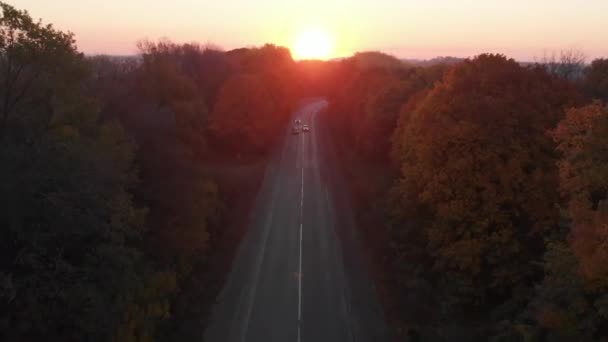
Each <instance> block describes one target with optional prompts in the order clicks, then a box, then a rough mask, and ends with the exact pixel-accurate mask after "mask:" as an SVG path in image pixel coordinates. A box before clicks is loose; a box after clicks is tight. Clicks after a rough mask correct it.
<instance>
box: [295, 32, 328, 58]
mask: <svg viewBox="0 0 608 342" xmlns="http://www.w3.org/2000/svg"><path fill="white" fill-rule="evenodd" d="M332 50H333V44H332V41H331V39H330V38H329V36H328V35H327V34H326V33H325V32H323V31H321V30H318V29H310V30H307V31H304V32H302V33H301V34H300V35H299V36H298V37H297V38H296V40H295V42H294V46H293V53H294V57H295V58H296V59H328V58H329V57H331V54H332Z"/></svg>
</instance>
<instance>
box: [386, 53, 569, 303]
mask: <svg viewBox="0 0 608 342" xmlns="http://www.w3.org/2000/svg"><path fill="white" fill-rule="evenodd" d="M560 91H561V87H558V86H555V84H554V80H553V79H551V78H550V77H547V76H546V74H545V73H544V71H542V70H528V69H524V68H522V67H521V66H520V65H519V64H518V63H517V62H515V61H514V60H510V59H506V58H505V57H503V56H500V55H480V56H478V57H476V58H475V59H472V60H467V61H465V62H464V63H462V64H460V65H458V66H456V67H455V68H453V69H451V70H450V71H449V72H448V73H447V74H446V76H445V77H444V79H443V81H442V82H441V83H439V84H437V85H436V86H435V87H434V88H433V89H432V90H431V91H429V92H428V94H426V96H425V97H424V98H423V99H421V100H420V101H419V103H418V104H417V106H416V107H415V109H414V111H413V112H412V113H411V116H410V118H409V119H408V122H407V126H406V127H405V128H404V129H403V130H402V131H401V135H400V136H398V137H395V139H396V140H400V142H399V144H400V146H402V149H401V150H400V155H399V156H397V157H398V160H399V161H400V163H401V177H400V179H399V180H398V182H397V183H396V184H395V186H394V188H393V190H392V191H393V203H394V204H393V209H392V211H393V224H392V234H393V237H394V243H395V245H394V246H395V248H396V251H395V253H397V254H398V255H403V256H404V258H403V259H401V261H400V262H402V263H407V262H411V261H413V260H416V261H417V262H419V263H420V264H419V265H420V266H419V267H416V266H413V267H409V268H408V269H407V271H408V272H412V273H413V274H416V273H417V274H418V276H420V277H422V278H423V279H427V280H429V281H431V283H432V284H434V285H433V286H434V288H435V291H434V292H435V294H436V295H437V297H438V298H439V300H440V302H441V303H442V305H443V307H444V309H443V310H444V311H442V312H443V313H444V314H454V313H457V312H467V313H468V314H469V315H470V314H474V313H475V312H480V313H481V312H487V310H492V311H493V312H495V313H496V314H498V315H507V313H508V312H511V313H512V311H511V310H513V305H515V303H518V302H520V301H521V300H522V298H525V297H526V296H527V294H528V292H529V290H530V287H531V285H532V284H533V282H534V281H536V280H538V279H539V275H540V273H539V269H538V266H537V263H538V261H540V260H541V258H542V256H543V250H544V247H543V246H544V242H543V238H544V237H545V235H546V234H547V233H548V232H550V231H551V230H552V229H553V228H554V227H555V226H556V224H557V220H558V218H559V215H558V214H559V213H558V212H557V210H556V206H555V202H556V200H555V199H556V198H557V193H556V191H557V184H558V183H557V169H556V167H555V165H554V154H553V152H552V150H553V143H552V141H551V139H550V138H549V137H548V136H547V135H546V134H545V132H546V131H547V130H548V129H549V128H551V127H552V126H553V125H555V124H556V123H557V121H558V120H559V118H560V117H561V115H562V114H561V113H562V110H563V107H564V105H566V104H567V102H566V101H568V97H567V96H562V97H559V98H560V100H559V101H553V100H551V99H549V98H552V99H554V98H555V97H558V96H556V95H555V94H557V93H560ZM416 251H417V252H416ZM414 252H415V253H414ZM412 253H413V254H412ZM408 259H409V260H408ZM425 265H426V266H425ZM404 271H406V270H404ZM520 303H521V302H520Z"/></svg>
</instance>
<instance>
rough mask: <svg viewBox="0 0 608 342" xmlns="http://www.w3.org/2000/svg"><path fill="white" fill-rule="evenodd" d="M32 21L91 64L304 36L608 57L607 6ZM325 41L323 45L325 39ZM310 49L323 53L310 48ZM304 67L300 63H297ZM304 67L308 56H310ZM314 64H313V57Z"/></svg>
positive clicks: (418, 5) (456, 50)
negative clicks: (108, 57)
mask: <svg viewBox="0 0 608 342" xmlns="http://www.w3.org/2000/svg"><path fill="white" fill-rule="evenodd" d="M9 3H11V4H12V5H13V6H15V7H17V8H22V9H27V10H28V11H29V12H30V14H31V15H32V16H33V17H34V18H42V19H43V21H44V22H45V23H53V24H55V26H56V27H58V28H60V29H62V30H70V31H72V32H74V33H75V34H76V39H77V42H78V46H79V48H80V49H81V50H82V51H84V52H85V53H87V54H102V53H103V54H119V55H126V54H133V53H136V52H137V50H136V42H137V41H138V40H141V39H144V38H147V39H159V38H169V39H171V40H174V41H176V42H192V41H196V42H200V43H202V44H206V43H211V44H213V45H216V46H219V47H221V48H223V49H232V48H237V47H244V46H257V45H262V44H264V43H274V44H277V45H282V46H287V47H289V48H291V49H292V52H293V51H294V50H295V48H296V47H297V45H298V44H299V43H298V42H299V41H300V42H301V37H302V36H303V35H304V36H306V35H307V33H306V32H311V31H313V32H322V37H323V38H322V40H327V41H329V42H330V45H331V46H330V48H329V51H330V52H328V53H327V54H325V55H323V56H321V55H320V54H319V53H316V54H315V53H312V55H319V58H335V57H343V56H348V55H350V54H352V53H354V52H357V51H365V50H379V51H383V52H386V53H390V54H393V55H395V56H398V57H404V58H421V59H424V58H432V57H435V56H456V57H468V56H473V55H476V54H479V53H482V52H496V53H503V54H506V55H507V56H509V57H513V58H516V59H519V60H528V61H532V60H534V58H536V57H540V56H541V55H542V54H543V52H544V51H557V50H562V49H577V50H581V51H582V52H584V53H585V54H586V55H587V56H588V57H589V58H595V57H600V56H608V44H607V43H606V42H608V14H607V13H608V1H606V0H584V1H579V0H535V1H523V0H512V1H502V0H500V1H498V0H486V1H474V0H427V1H412V0H375V1H374V0H349V1H346V0H344V1H343V0H334V1H331V0H324V1H321V0H308V1H293V0H292V1H287V0H255V1H252V0H223V1H206V0H173V1H155V0H147V1H144V0H120V1H119V0H105V1H97V0H95V1H93V0H53V1H50V0H14V1H10V0H9ZM317 36H318V35H317ZM308 49H309V51H310V50H311V49H313V50H314V49H316V48H308ZM295 57H298V56H295ZM304 57H305V56H304ZM313 57H314V56H313Z"/></svg>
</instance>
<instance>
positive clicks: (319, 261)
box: [205, 100, 389, 342]
mask: <svg viewBox="0 0 608 342" xmlns="http://www.w3.org/2000/svg"><path fill="white" fill-rule="evenodd" d="M326 106H327V102H326V101H324V100H319V101H314V102H308V103H307V104H305V105H302V106H301V107H300V108H299V110H297V111H296V112H295V113H293V115H292V120H291V122H292V123H293V122H294V121H295V120H296V119H299V120H301V121H302V124H308V125H309V126H310V132H307V133H304V132H300V134H292V133H291V126H290V127H286V129H285V134H284V137H282V139H283V142H282V144H281V145H280V148H279V149H278V150H277V151H276V153H275V156H274V157H273V159H272V161H271V162H270V164H269V166H268V167H267V170H266V173H265V176H264V180H263V183H262V185H261V188H260V192H259V194H258V195H257V198H256V203H255V206H254V208H253V210H252V212H251V216H250V220H249V229H248V232H247V234H246V235H245V237H244V238H243V241H242V242H241V245H240V246H239V249H238V252H237V254H236V257H235V259H234V262H233V265H232V270H231V273H230V275H229V276H228V278H227V281H226V284H225V286H224V289H223V290H222V292H221V293H220V295H219V296H218V298H217V302H216V304H215V307H214V308H213V312H212V316H211V321H210V322H209V326H208V327H207V330H206V332H205V341H206V342H273V341H276V342H292V341H293V342H300V341H303V342H341V341H357V342H359V341H370V342H371V341H374V342H376V341H378V342H382V341H388V340H389V337H388V329H387V327H386V324H385V322H384V318H383V314H382V310H381V307H380V305H379V303H378V301H377V298H376V294H375V291H374V288H373V285H372V282H371V280H370V277H369V276H368V274H367V269H366V266H365V263H364V262H363V258H362V256H361V251H360V248H359V245H360V242H358V240H357V238H356V233H355V224H354V219H353V212H352V209H350V205H349V204H348V198H347V196H346V191H345V190H346V189H345V188H344V183H343V181H342V180H341V179H340V176H339V174H338V171H337V167H336V165H337V164H336V162H335V158H334V157H332V155H333V149H332V148H331V142H330V141H329V139H328V134H329V133H328V129H327V128H326V127H324V124H323V122H324V120H321V119H322V118H320V116H321V115H325V114H323V109H324V108H325V107H326Z"/></svg>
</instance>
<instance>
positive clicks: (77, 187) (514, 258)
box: [0, 2, 608, 342]
mask: <svg viewBox="0 0 608 342" xmlns="http://www.w3.org/2000/svg"><path fill="white" fill-rule="evenodd" d="M0 8H1V10H2V13H1V17H0V166H1V167H0V202H1V205H0V253H1V255H2V257H1V258H0V339H1V340H3V341H141V342H147V341H194V340H201V338H202V337H201V336H202V331H201V327H204V324H205V321H206V319H207V316H208V314H209V307H210V305H211V303H212V302H213V300H214V298H215V296H216V295H217V293H218V291H219V289H220V288H221V286H222V282H223V279H224V277H225V275H226V272H227V271H228V268H229V265H230V260H231V258H232V256H233V254H234V252H235V249H236V246H237V245H238V242H239V240H240V238H241V236H242V235H243V234H244V229H245V228H246V227H244V222H243V219H242V217H245V216H246V215H247V212H248V210H249V208H250V206H251V204H252V202H253V201H254V196H255V194H256V192H257V186H258V184H259V182H260V179H261V177H262V173H263V168H264V166H265V163H266V161H267V159H268V157H269V155H270V154H271V151H273V149H274V148H275V147H276V145H277V144H278V142H279V141H280V138H281V134H282V132H283V131H284V128H285V127H286V125H288V124H289V118H290V113H291V112H292V111H293V110H294V109H295V108H296V106H297V103H298V101H299V100H300V99H302V98H310V97H325V98H326V99H327V100H328V102H329V108H328V109H327V111H326V113H324V117H323V120H324V122H325V123H326V124H327V125H328V126H329V127H330V129H331V132H332V137H333V143H334V145H335V146H336V149H337V150H338V151H340V153H339V155H340V156H341V157H340V164H341V171H342V172H343V173H344V175H345V177H346V179H347V180H348V182H347V183H348V185H349V186H348V188H347V189H344V191H346V192H348V193H349V195H350V196H351V197H352V199H353V201H354V203H355V206H356V208H357V213H358V217H357V222H358V227H359V234H360V236H361V239H362V240H364V241H366V242H367V246H366V251H367V254H369V259H370V260H371V265H372V268H373V270H372V274H373V278H374V281H375V283H376V284H377V287H378V291H379V292H380V297H381V302H382V304H383V307H384V312H385V315H386V318H387V320H388V321H389V324H390V326H391V328H392V330H393V331H394V335H395V340H397V341H606V340H608V202H607V201H606V198H607V196H608V59H596V60H593V61H591V62H590V63H589V64H585V63H584V61H583V60H580V59H576V58H575V59H573V58H570V57H572V56H573V54H568V53H565V54H562V55H561V56H557V57H556V58H554V59H553V60H544V61H539V62H538V63H531V64H522V63H518V62H517V61H515V60H513V59H510V58H508V57H506V56H503V55H500V54H491V53H488V54H481V55H478V56H476V57H473V58H469V59H464V60H453V59H449V58H446V59H440V60H439V61H438V62H437V63H429V64H424V65H414V64H412V63H408V62H407V61H403V60H399V59H397V58H395V57H392V56H390V55H386V54H384V53H380V52H361V53H357V54H355V55H354V56H352V57H349V58H343V59H336V60H330V61H295V60H294V59H293V58H292V56H291V54H290V51H289V49H287V48H284V47H279V46H275V45H271V44H268V45H264V46H261V47H251V48H242V49H236V50H230V51H224V50H222V49H220V48H219V47H215V46H212V45H199V44H195V43H189V44H178V43H173V42H171V41H169V40H160V41H147V40H143V41H141V42H140V43H139V44H138V46H137V48H138V51H139V53H138V55H137V56H133V57H115V56H86V55H84V54H83V53H82V52H80V51H79V50H78V48H77V46H76V41H75V37H74V35H73V34H72V33H69V32H63V31H61V30H58V29H56V28H55V27H54V26H53V25H51V24H46V23H44V22H42V21H37V20H34V19H32V18H31V16H30V15H29V13H28V12H27V11H25V10H23V9H17V8H15V7H12V6H11V5H9V4H6V3H4V2H0ZM573 70H574V71H573ZM579 71H580V72H579ZM191 303H197V305H190V304H191Z"/></svg>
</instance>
